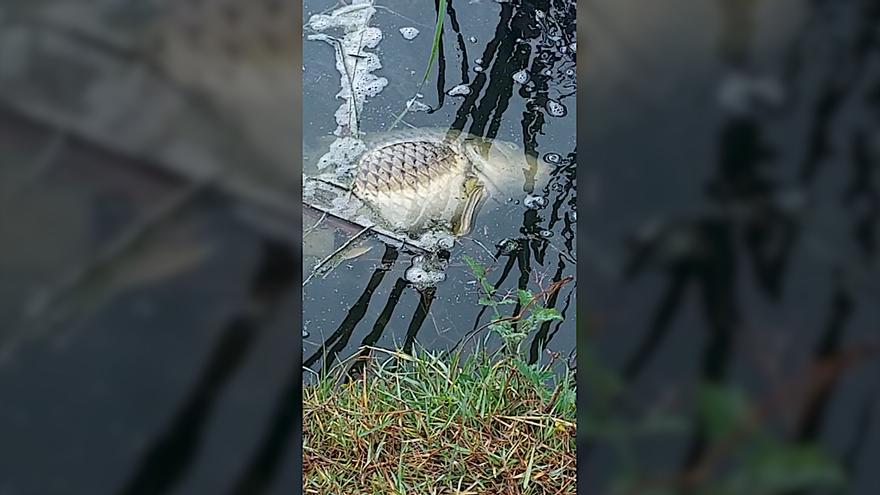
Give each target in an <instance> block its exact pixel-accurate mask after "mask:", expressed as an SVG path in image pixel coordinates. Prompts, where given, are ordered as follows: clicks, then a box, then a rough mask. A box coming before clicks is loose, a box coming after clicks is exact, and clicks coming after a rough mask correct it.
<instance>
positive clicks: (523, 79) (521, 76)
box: [513, 69, 529, 84]
mask: <svg viewBox="0 0 880 495" xmlns="http://www.w3.org/2000/svg"><path fill="white" fill-rule="evenodd" d="M513 80H514V82H517V83H519V84H525V83H527V82H529V73H528V72H526V70H525V69H523V70H520V71H517V72H515V73H514V74H513Z"/></svg>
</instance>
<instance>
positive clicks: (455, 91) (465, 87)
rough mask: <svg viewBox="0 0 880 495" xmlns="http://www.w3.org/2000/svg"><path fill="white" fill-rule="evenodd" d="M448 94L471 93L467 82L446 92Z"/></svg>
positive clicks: (462, 94)
mask: <svg viewBox="0 0 880 495" xmlns="http://www.w3.org/2000/svg"><path fill="white" fill-rule="evenodd" d="M446 94H448V95H449V96H466V95H469V94H471V88H470V86H468V85H467V84H459V85H458V86H456V87H454V88H452V89H450V90H449V91H447V92H446Z"/></svg>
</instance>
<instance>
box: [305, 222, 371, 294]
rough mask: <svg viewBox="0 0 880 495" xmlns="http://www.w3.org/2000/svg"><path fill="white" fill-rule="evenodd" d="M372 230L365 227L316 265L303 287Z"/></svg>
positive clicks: (369, 227)
mask: <svg viewBox="0 0 880 495" xmlns="http://www.w3.org/2000/svg"><path fill="white" fill-rule="evenodd" d="M370 230H373V227H372V226H368V227H364V228H363V229H362V230H361V231H360V232H358V233H357V234H355V235H354V236H352V237H351V238H349V239H348V240H347V241H345V243H344V244H343V245H341V246H339V249H337V250H336V251H333V252H332V253H330V255H329V256H327V257H326V258H324V259H323V260H321V261H320V262H319V263H318V264H317V265H315V267H314V268H313V269H312V273H310V274H309V276H308V278H306V279H305V280H304V281H303V287H305V286H306V284H307V283H309V281H310V280H312V278H313V277H314V276H315V274H317V273H318V271H320V270H321V268H322V267H323V266H324V265H326V264H327V263H328V262H329V261H330V260H331V259H333V257H334V256H336V255H337V254H339V253H341V252H343V251H345V249H346V248H348V247H349V246H351V244H352V243H353V242H354V241H356V240H357V239H358V238H360V237H361V236H363V235H364V234H366V233H367V232H369V231H370Z"/></svg>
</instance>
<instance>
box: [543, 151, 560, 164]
mask: <svg viewBox="0 0 880 495" xmlns="http://www.w3.org/2000/svg"><path fill="white" fill-rule="evenodd" d="M544 161H545V162H547V163H549V164H551V165H559V164H560V163H562V155H560V154H559V153H547V154H545V155H544Z"/></svg>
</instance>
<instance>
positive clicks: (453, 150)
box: [352, 130, 535, 236]
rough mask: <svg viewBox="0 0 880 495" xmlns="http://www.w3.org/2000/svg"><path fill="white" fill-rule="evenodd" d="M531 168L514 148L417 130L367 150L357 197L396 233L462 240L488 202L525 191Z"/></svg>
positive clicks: (359, 170) (355, 183) (355, 187)
mask: <svg viewBox="0 0 880 495" xmlns="http://www.w3.org/2000/svg"><path fill="white" fill-rule="evenodd" d="M528 169H529V166H528V163H527V161H526V160H525V156H524V154H523V153H522V152H520V151H519V148H518V147H517V146H516V145H513V144H512V143H507V142H504V141H500V140H495V141H487V140H484V139H480V138H475V137H473V136H468V135H464V134H462V135H459V136H448V135H446V134H444V133H440V132H438V131H432V130H416V131H411V132H405V133H401V134H398V135H396V136H386V137H385V138H384V139H380V140H379V141H378V143H377V144H375V145H373V146H372V147H371V148H370V149H369V150H368V151H366V152H365V153H364V154H363V155H362V156H361V158H360V160H359V162H358V164H357V169H356V172H355V178H354V181H353V183H352V192H353V194H354V195H355V196H357V197H358V198H359V199H360V200H361V201H363V202H364V203H366V204H367V206H368V207H369V208H370V209H372V210H373V212H374V213H375V214H376V215H378V216H379V217H380V219H381V220H382V221H383V222H384V223H385V224H386V226H387V227H389V228H391V229H392V230H395V231H398V232H404V233H408V234H411V235H413V236H417V235H419V234H420V233H424V232H426V231H428V230H432V229H441V230H446V231H449V232H450V233H452V234H453V235H456V236H461V235H466V234H467V233H469V232H470V230H471V228H472V227H473V225H474V220H475V218H476V215H477V212H478V210H479V208H480V205H481V204H482V203H483V202H484V200H485V199H486V198H488V197H490V196H492V195H503V194H511V193H515V192H516V190H517V189H520V190H522V189H523V187H524V184H526V183H528V182H529V181H528V180H527V179H528V175H529V174H528V173H527V172H528ZM534 175H535V174H534V173H533V174H532V181H531V182H532V183H534Z"/></svg>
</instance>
